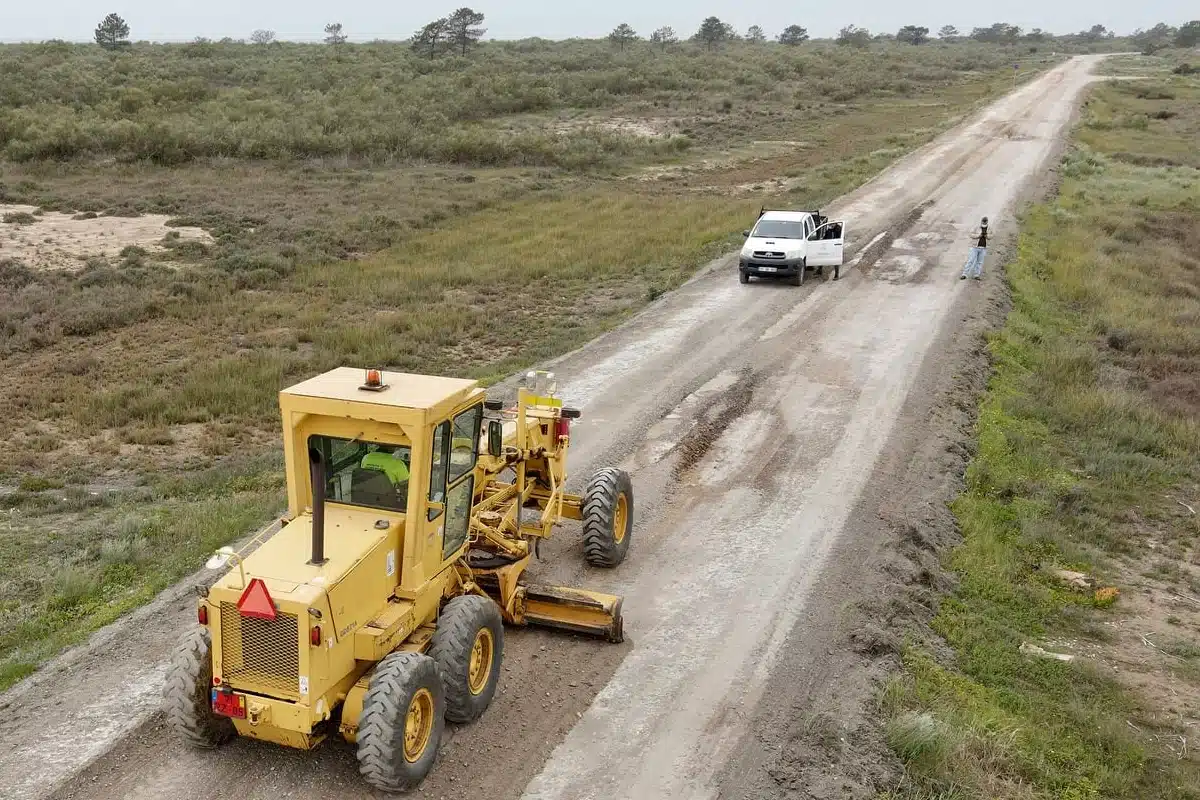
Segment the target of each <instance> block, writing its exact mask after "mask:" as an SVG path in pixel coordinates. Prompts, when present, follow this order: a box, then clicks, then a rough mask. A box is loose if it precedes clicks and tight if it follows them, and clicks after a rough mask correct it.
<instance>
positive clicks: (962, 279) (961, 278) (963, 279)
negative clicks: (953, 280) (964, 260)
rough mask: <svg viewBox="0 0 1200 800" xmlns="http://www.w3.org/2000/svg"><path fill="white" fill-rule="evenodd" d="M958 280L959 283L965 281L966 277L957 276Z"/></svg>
mask: <svg viewBox="0 0 1200 800" xmlns="http://www.w3.org/2000/svg"><path fill="white" fill-rule="evenodd" d="M958 279H959V280H960V281H965V280H966V279H967V276H966V275H959V276H958Z"/></svg>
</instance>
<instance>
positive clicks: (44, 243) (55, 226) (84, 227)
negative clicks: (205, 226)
mask: <svg viewBox="0 0 1200 800" xmlns="http://www.w3.org/2000/svg"><path fill="white" fill-rule="evenodd" d="M37 210H38V209H37V206H22V205H4V204H0V219H3V218H5V217H6V216H9V215H21V214H28V215H29V217H31V218H32V221H26V222H6V223H0V258H15V259H16V260H17V261H20V262H21V263H23V264H25V265H26V266H27V267H29V268H30V269H47V270H49V269H80V268H81V267H83V265H84V262H85V261H86V260H87V259H89V258H92V257H94V256H102V257H106V258H115V257H116V256H118V255H120V253H121V251H122V250H124V249H125V248H126V247H131V246H133V247H141V248H143V249H145V250H147V251H149V252H163V251H164V250H165V248H164V247H162V245H161V242H162V240H163V237H164V236H167V235H168V234H170V233H172V232H174V233H176V234H178V237H179V238H180V239H194V240H196V241H200V242H204V243H206V244H208V243H210V242H212V237H211V236H210V235H209V234H208V232H206V231H204V230H202V229H200V228H188V227H170V226H168V225H167V222H168V221H169V220H170V219H171V218H170V217H168V216H164V215H162V214H145V215H143V216H140V217H98V216H94V215H90V216H85V215H77V214H63V213H61V212H58V211H47V212H44V213H42V214H40V215H37V216H34V212H36V211H37ZM22 219H26V218H25V217H22Z"/></svg>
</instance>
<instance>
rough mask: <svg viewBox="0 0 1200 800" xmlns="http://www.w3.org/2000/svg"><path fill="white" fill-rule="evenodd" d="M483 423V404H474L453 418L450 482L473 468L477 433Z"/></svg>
mask: <svg viewBox="0 0 1200 800" xmlns="http://www.w3.org/2000/svg"><path fill="white" fill-rule="evenodd" d="M482 425H483V406H481V405H479V406H475V407H474V408H469V409H467V410H466V411H464V412H462V413H461V414H459V415H458V416H457V417H455V418H454V433H453V435H452V438H451V441H450V480H449V482H450V483H454V482H455V481H457V480H458V479H459V478H461V477H462V476H463V475H466V474H467V473H468V472H470V471H471V470H473V469H474V468H475V462H476V461H477V460H478V458H479V433H480V428H481V426H482Z"/></svg>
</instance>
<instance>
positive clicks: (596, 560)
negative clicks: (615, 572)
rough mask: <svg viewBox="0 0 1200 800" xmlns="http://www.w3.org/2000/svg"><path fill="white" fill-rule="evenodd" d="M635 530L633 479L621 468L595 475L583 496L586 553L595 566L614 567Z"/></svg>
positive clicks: (584, 546)
mask: <svg viewBox="0 0 1200 800" xmlns="http://www.w3.org/2000/svg"><path fill="white" fill-rule="evenodd" d="M632 534H633V481H631V480H630V479H629V474H628V473H627V472H625V471H624V470H619V469H613V468H609V469H602V470H600V471H599V472H597V473H596V474H595V475H593V476H592V479H591V481H589V482H588V486H587V491H585V492H584V496H583V557H584V558H585V559H586V560H587V562H588V563H589V564H591V565H592V566H594V567H615V566H617V565H618V564H620V563H621V562H622V561H624V560H625V554H626V553H627V552H629V539H630V537H631V536H632Z"/></svg>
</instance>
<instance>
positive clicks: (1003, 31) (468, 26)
mask: <svg viewBox="0 0 1200 800" xmlns="http://www.w3.org/2000/svg"><path fill="white" fill-rule="evenodd" d="M483 21H484V15H483V14H482V13H481V12H478V11H475V10H473V9H471V8H468V7H463V8H459V9H458V10H456V11H455V12H454V13H452V14H449V15H447V16H444V17H439V18H438V19H435V20H433V21H432V22H429V23H427V24H425V25H423V26H422V27H421V28H420V29H419V30H417V31H416V32H415V33H414V34H413V36H412V37H411V39H410V40H409V41H410V44H411V46H412V48H413V49H414V50H416V51H418V52H420V53H422V54H424V55H427V56H428V57H429V58H431V59H432V58H435V57H437V55H438V54H440V53H445V52H453V53H455V54H457V55H461V56H465V55H467V53H468V52H469V51H470V49H471V48H472V47H473V46H474V45H475V44H477V43H478V42H479V41H480V40H481V39H482V38H483V35H484V34H485V33H486V32H487V29H486V28H484V27H482V25H483ZM129 34H130V28H129V24H128V23H127V22H126V21H125V20H124V19H123V18H122V17H121V16H120V15H118V14H116V13H112V14H108V15H107V16H106V17H104V19H103V20H101V22H100V24H99V25H98V26H97V27H96V31H95V40H96V44H98V45H100V46H101V47H103V48H105V49H108V50H119V49H121V48H124V47H128V46H129V45H130V39H129ZM810 38H811V37H810V36H809V33H808V30H807V29H806V28H804V27H802V26H800V25H789V26H787V27H786V28H784V29H783V31H782V32H781V33H779V35H778V36H776V37H775V41H777V42H778V43H779V44H782V45H789V46H796V45H800V44H803V43H804V42H806V41H809V39H810ZM937 38H938V39H939V40H941V41H945V42H957V41H966V40H970V41H977V42H985V43H992V44H1019V43H1034V44H1036V43H1040V42H1050V41H1058V40H1062V41H1078V42H1083V43H1097V42H1101V41H1104V40H1106V39H1114V38H1116V34H1115V33H1114V32H1113V31H1110V30H1109V29H1108V28H1107V27H1105V26H1104V25H1093V26H1092V27H1091V28H1089V29H1088V30H1085V31H1080V32H1079V33H1076V34H1066V35H1063V36H1059V35H1056V34H1053V33H1048V32H1046V31H1044V30H1042V29H1041V28H1034V29H1033V30H1030V31H1024V30H1023V29H1021V28H1020V27H1018V26H1016V25H1012V24H1009V23H1006V22H997V23H994V24H992V25H990V26H988V27H986V28H973V29H972V30H971V32H970V33H968V34H965V35H964V34H962V33H960V32H959V30H958V28H956V27H955V26H953V25H945V26H943V27H942V28H941V29H940V30H939V31H938V33H937ZM1129 38H1130V39H1131V40H1132V41H1133V42H1134V43H1135V44H1136V45H1137V46H1138V47H1139V48H1140V49H1141V51H1142V52H1143V53H1153V52H1155V51H1156V50H1160V49H1163V48H1166V47H1171V46H1175V47H1185V48H1186V47H1196V46H1198V45H1200V20H1191V21H1190V22H1187V23H1184V24H1183V25H1181V26H1179V27H1175V26H1173V25H1169V24H1168V23H1165V22H1160V23H1158V24H1157V25H1155V26H1154V27H1153V28H1151V29H1149V30H1141V29H1139V30H1137V31H1134V32H1133V33H1132V34H1130V36H1129ZM607 39H608V40H609V41H610V42H612V43H613V44H614V45H615V46H616V47H618V48H619V49H620V50H622V51H624V50H625V49H626V48H627V47H629V46H630V45H632V44H634V43H636V42H639V41H641V40H642V36H641V35H640V34H639V33H638V32H637V31H636V30H634V28H633V27H632V26H630V25H629V24H628V23H624V22H622V23H621V24H619V25H617V27H615V28H614V29H613V30H612V31H611V32H610V33H609V34H608V36H607ZM222 41H223V42H229V43H233V41H234V40H231V39H227V40H222ZM250 41H251V42H253V43H254V44H258V45H266V44H271V43H272V42H274V41H276V37H275V32H274V31H270V30H263V29H260V30H256V31H254V32H253V33H251V34H250ZM324 41H325V43H326V44H328V45H335V46H336V45H341V44H345V43H346V42H347V41H348V36H347V34H346V32H345V30H344V28H343V26H342V24H341V23H340V22H331V23H329V24H328V25H326V26H325V38H324ZM648 41H649V43H650V44H651V45H653V46H656V47H658V48H660V49H664V50H665V49H666V48H668V47H670V46H671V45H674V44H677V43H679V41H680V38H679V36H678V35H677V34H676V33H675V29H674V28H672V27H670V26H663V27H661V28H658V29H656V30H654V31H653V32H652V33H651V34H650V35H649V37H648ZM689 41H691V42H694V43H697V44H700V45H702V46H703V47H704V48H705V49H708V50H713V49H716V48H717V47H720V46H721V45H722V44H725V43H728V42H735V41H744V42H748V43H751V44H757V43H765V42H766V41H767V35H766V32H765V31H764V30H763V28H762V27H761V26H759V25H751V26H750V27H749V28H748V29H747V30H746V32H745V33H744V34H741V33H738V31H737V30H736V29H735V28H734V27H733V25H731V24H730V23H728V22H723V21H722V20H721V19H720V18H719V17H716V16H710V17H707V18H705V19H704V21H703V22H701V23H700V27H699V29H698V30H697V31H696V33H694V34H693V35H692V36H691V37H690V38H689ZM834 41H836V42H837V43H838V44H839V45H843V46H850V47H866V46H868V45H869V44H871V42H876V41H896V42H902V43H905V44H910V45H914V46H919V45H923V44H926V43H928V42H930V41H932V37H931V34H930V29H929V28H928V27H926V26H924V25H905V26H903V27H901V28H900V29H899V30H898V31H897V32H896V33H894V34H890V33H875V34H873V33H871V31H870V30H869V29H867V28H864V27H859V26H857V25H846V26H845V27H843V28H842V29H841V30H839V31H838V34H837V36H836V37H835V39H834ZM196 43H200V44H206V43H208V40H206V39H203V38H198V39H197V40H196Z"/></svg>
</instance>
